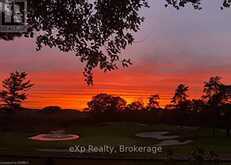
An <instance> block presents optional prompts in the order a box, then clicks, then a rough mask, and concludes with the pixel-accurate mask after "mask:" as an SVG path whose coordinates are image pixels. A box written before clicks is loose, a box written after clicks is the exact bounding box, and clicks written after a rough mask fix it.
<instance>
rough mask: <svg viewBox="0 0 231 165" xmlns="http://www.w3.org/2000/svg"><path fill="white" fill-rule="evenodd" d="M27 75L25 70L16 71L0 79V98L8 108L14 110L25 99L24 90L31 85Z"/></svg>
mask: <svg viewBox="0 0 231 165" xmlns="http://www.w3.org/2000/svg"><path fill="white" fill-rule="evenodd" d="M27 75H28V74H27V73H26V72H18V71H16V72H14V73H11V74H10V77H9V78H7V79H5V80H3V81H2V84H3V89H2V90H1V91H0V98H1V100H2V101H3V102H4V103H5V105H6V106H7V107H8V108H10V109H13V110H14V109H15V108H17V107H20V105H21V103H22V101H24V100H26V99H27V95H26V91H27V90H29V89H30V88H31V87H32V86H33V84H32V83H31V81H30V80H27Z"/></svg>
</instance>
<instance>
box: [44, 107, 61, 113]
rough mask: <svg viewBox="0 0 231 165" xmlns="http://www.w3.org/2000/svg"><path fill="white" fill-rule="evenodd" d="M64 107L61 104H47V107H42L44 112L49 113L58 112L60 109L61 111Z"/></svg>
mask: <svg viewBox="0 0 231 165" xmlns="http://www.w3.org/2000/svg"><path fill="white" fill-rule="evenodd" d="M61 110H62V108H61V107H59V106H47V107H44V108H43V109H42V112H47V113H54V112H58V111H61Z"/></svg>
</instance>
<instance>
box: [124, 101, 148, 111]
mask: <svg viewBox="0 0 231 165" xmlns="http://www.w3.org/2000/svg"><path fill="white" fill-rule="evenodd" d="M127 110H128V111H143V110H145V107H144V104H143V103H142V102H140V101H134V102H132V103H130V104H128V105H127Z"/></svg>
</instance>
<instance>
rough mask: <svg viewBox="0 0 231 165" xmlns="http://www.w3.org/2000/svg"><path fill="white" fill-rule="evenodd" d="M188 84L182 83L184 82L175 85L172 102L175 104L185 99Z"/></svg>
mask: <svg viewBox="0 0 231 165" xmlns="http://www.w3.org/2000/svg"><path fill="white" fill-rule="evenodd" d="M188 88H189V87H188V86H186V85H184V84H180V85H178V86H177V88H176V91H175V95H174V96H173V98H172V101H171V102H172V103H174V104H175V105H180V104H182V103H183V102H185V101H187V98H188V94H187V91H188Z"/></svg>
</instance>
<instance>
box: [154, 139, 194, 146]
mask: <svg viewBox="0 0 231 165" xmlns="http://www.w3.org/2000/svg"><path fill="white" fill-rule="evenodd" d="M191 142H192V140H186V141H184V142H180V141H179V140H163V141H161V142H160V143H159V144H158V145H160V146H174V145H185V144H189V143H191Z"/></svg>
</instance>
